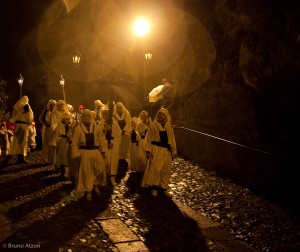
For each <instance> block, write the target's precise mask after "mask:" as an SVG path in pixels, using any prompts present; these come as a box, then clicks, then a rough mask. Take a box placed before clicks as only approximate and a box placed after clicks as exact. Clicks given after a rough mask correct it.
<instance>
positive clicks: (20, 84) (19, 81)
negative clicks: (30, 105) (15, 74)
mask: <svg viewBox="0 0 300 252" xmlns="http://www.w3.org/2000/svg"><path fill="white" fill-rule="evenodd" d="M18 83H19V87H20V98H21V97H22V86H23V83H24V78H23V76H22V74H20V77H19V79H18Z"/></svg>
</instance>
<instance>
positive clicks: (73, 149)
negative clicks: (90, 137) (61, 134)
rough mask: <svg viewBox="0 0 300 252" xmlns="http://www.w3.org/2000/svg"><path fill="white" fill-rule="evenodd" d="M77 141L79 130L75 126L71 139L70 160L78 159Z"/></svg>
mask: <svg viewBox="0 0 300 252" xmlns="http://www.w3.org/2000/svg"><path fill="white" fill-rule="evenodd" d="M79 139H80V128H79V127H78V126H76V128H75V130H74V134H73V137H72V144H71V157H72V158H76V157H80V152H79Z"/></svg>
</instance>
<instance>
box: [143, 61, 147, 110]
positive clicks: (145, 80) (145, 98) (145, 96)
mask: <svg viewBox="0 0 300 252" xmlns="http://www.w3.org/2000/svg"><path fill="white" fill-rule="evenodd" d="M146 82H147V78H146V59H144V102H145V105H146V104H147V90H146V85H147V84H146Z"/></svg>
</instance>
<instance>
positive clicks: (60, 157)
mask: <svg viewBox="0 0 300 252" xmlns="http://www.w3.org/2000/svg"><path fill="white" fill-rule="evenodd" d="M70 128H71V114H70V113H69V112H65V113H64V114H63V115H62V116H61V122H59V123H58V124H57V127H56V128H55V131H54V135H55V138H56V141H55V142H54V143H53V144H55V146H54V147H55V149H56V162H57V165H58V166H59V168H60V177H61V178H65V169H66V166H68V165H69V162H70V144H71V141H72V139H71V138H70V133H69V130H70Z"/></svg>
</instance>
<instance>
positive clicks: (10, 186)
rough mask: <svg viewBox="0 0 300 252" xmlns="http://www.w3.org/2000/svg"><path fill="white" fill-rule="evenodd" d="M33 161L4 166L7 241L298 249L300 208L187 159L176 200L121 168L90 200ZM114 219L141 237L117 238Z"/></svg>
mask: <svg viewBox="0 0 300 252" xmlns="http://www.w3.org/2000/svg"><path fill="white" fill-rule="evenodd" d="M29 160H30V164H27V165H18V164H16V163H15V161H16V160H15V159H12V160H11V162H10V163H9V164H8V165H7V166H5V167H3V168H2V169H1V171H0V214H1V216H3V217H4V218H1V219H2V220H3V223H4V224H5V223H7V224H8V225H6V224H5V225H1V227H2V228H6V227H7V228H8V230H10V231H13V233H11V234H9V233H8V234H7V236H5V237H3V236H2V237H1V246H2V245H3V244H4V243H5V244H8V243H11V244H26V243H32V244H37V245H39V246H40V247H41V249H42V251H51V252H52V251H62V252H63V251H68V252H69V251H115V252H117V251H121V250H122V249H126V248H128V249H129V248H131V249H132V250H133V251H134V249H135V248H136V246H137V247H139V246H140V245H141V244H142V243H143V244H144V245H145V247H146V248H147V249H149V251H234V249H235V251H238V250H239V249H240V251H248V250H255V249H256V250H257V251H298V250H299V248H300V243H299V241H300V239H299V237H300V225H299V223H300V221H299V220H300V218H299V213H296V212H292V211H289V210H287V209H284V208H282V207H280V206H278V205H275V204H273V203H270V202H268V201H266V200H265V199H264V198H263V197H260V196H258V195H255V194H254V193H253V192H251V191H249V190H248V189H245V188H243V187H241V186H238V185H236V184H234V183H232V182H231V181H230V180H228V179H224V178H221V177H219V176H218V175H217V174H216V173H214V172H208V171H205V170H204V169H202V168H201V167H199V166H197V165H195V164H193V163H191V162H188V161H186V160H184V159H182V158H177V159H176V160H174V168H173V171H172V175H171V180H170V184H169V186H170V188H169V192H170V194H171V195H172V198H166V197H164V196H163V195H159V196H158V197H153V196H151V194H150V191H149V190H147V189H143V188H139V187H138V185H139V181H140V179H141V176H140V174H137V173H134V172H128V171H127V170H126V169H122V168H121V167H120V168H119V172H118V177H117V181H118V183H117V185H116V186H115V187H114V188H113V187H111V186H107V187H105V188H102V189H101V192H102V195H101V196H100V197H99V196H96V195H94V197H93V200H92V201H91V202H87V201H86V200H85V198H84V197H82V195H78V194H76V193H74V191H73V189H72V187H71V184H70V182H69V181H68V180H62V179H60V178H59V174H57V173H56V172H55V170H54V167H53V166H51V165H48V164H46V163H45V161H44V160H43V158H42V157H41V156H40V155H39V153H36V152H33V153H31V154H30V156H29ZM114 221H117V222H118V223H119V224H120V225H121V226H122V228H124V229H125V228H127V231H128V230H129V231H130V233H131V234H134V235H135V239H137V240H136V242H130V241H129V242H128V241H127V242H126V241H125V242H117V243H115V242H113V241H112V239H111V238H110V237H109V234H110V232H111V233H115V231H113V230H112V231H109V232H108V231H107V230H111V227H109V228H108V229H106V230H105V229H104V228H103V226H102V222H103V223H104V222H106V223H109V222H110V223H113V222H114ZM121 223H122V224H121ZM5 226H6V227H5ZM112 226H114V228H116V225H115V224H112ZM117 227H118V226H117ZM127 231H126V232H127ZM130 239H131V238H130ZM245 244H246V245H245ZM141 246H142V245H141ZM241 248H243V249H245V250H241ZM246 249H247V250H246ZM125 251H126V250H125Z"/></svg>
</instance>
